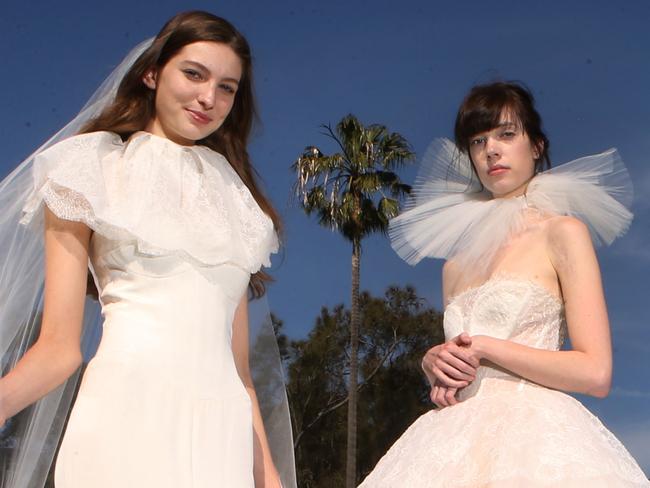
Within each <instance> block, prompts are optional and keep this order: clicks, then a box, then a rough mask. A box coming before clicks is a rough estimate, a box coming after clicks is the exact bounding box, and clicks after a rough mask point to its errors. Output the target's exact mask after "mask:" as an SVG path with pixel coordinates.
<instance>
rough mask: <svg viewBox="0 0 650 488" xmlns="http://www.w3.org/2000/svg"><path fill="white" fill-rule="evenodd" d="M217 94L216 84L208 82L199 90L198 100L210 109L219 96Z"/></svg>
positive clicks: (205, 107) (206, 108)
mask: <svg viewBox="0 0 650 488" xmlns="http://www.w3.org/2000/svg"><path fill="white" fill-rule="evenodd" d="M216 94H217V87H216V85H214V86H213V85H212V83H206V85H205V86H204V87H203V89H202V90H201V91H200V92H199V94H198V96H197V101H198V102H199V103H200V104H201V106H202V107H203V108H204V109H205V110H210V109H211V108H212V107H214V101H215V98H216V96H217V95H216Z"/></svg>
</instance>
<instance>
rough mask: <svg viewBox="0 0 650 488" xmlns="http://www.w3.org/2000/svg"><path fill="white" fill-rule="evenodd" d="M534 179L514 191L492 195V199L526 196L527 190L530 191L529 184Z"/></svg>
mask: <svg viewBox="0 0 650 488" xmlns="http://www.w3.org/2000/svg"><path fill="white" fill-rule="evenodd" d="M531 180H532V178H530V179H529V180H527V181H526V182H524V183H523V184H522V185H520V186H518V187H517V188H515V189H514V190H511V191H509V192H506V193H492V198H514V197H520V196H522V195H525V194H526V190H527V189H528V184H529V183H530V181H531Z"/></svg>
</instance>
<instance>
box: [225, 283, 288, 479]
mask: <svg viewBox="0 0 650 488" xmlns="http://www.w3.org/2000/svg"><path fill="white" fill-rule="evenodd" d="M232 351H233V355H234V357H235V365H236V367H237V372H238V373H239V377H240V378H241V380H242V383H244V386H245V387H246V391H247V392H248V395H249V396H250V398H251V404H252V408H253V431H254V433H255V439H254V468H253V469H254V476H255V486H256V487H257V488H271V487H280V486H281V484H280V475H279V474H278V472H277V470H276V468H275V465H274V464H273V458H272V457H271V449H270V448H269V443H268V440H267V437H266V431H265V430H264V423H263V422H262V414H261V412H260V406H259V403H258V401H257V394H256V392H255V386H254V385H253V379H252V377H251V372H250V366H249V363H248V298H247V296H246V294H244V296H243V297H242V299H241V301H240V302H239V305H238V306H237V310H236V311H235V317H234V319H233V324H232Z"/></svg>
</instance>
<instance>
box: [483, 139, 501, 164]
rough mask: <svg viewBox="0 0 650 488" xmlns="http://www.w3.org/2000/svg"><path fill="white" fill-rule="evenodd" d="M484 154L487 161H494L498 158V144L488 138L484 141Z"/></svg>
mask: <svg viewBox="0 0 650 488" xmlns="http://www.w3.org/2000/svg"><path fill="white" fill-rule="evenodd" d="M485 152H486V154H487V157H488V159H494V158H497V157H498V156H499V154H500V151H499V144H498V143H497V141H495V140H494V138H493V137H488V138H487V140H486V141H485Z"/></svg>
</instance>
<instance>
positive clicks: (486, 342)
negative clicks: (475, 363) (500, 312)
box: [472, 335, 493, 361]
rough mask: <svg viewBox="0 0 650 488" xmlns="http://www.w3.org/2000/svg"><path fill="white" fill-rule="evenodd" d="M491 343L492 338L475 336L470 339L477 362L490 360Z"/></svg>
mask: <svg viewBox="0 0 650 488" xmlns="http://www.w3.org/2000/svg"><path fill="white" fill-rule="evenodd" d="M492 341H493V338H492V337H489V336H484V335H477V336H474V337H472V348H473V349H474V350H475V351H476V355H477V356H478V359H479V360H480V359H487V360H488V361H489V360H490V357H491V351H492V348H491V346H492Z"/></svg>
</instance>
